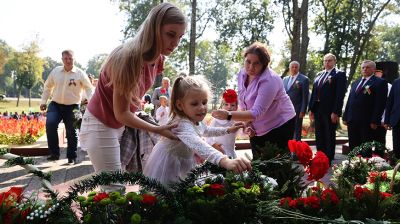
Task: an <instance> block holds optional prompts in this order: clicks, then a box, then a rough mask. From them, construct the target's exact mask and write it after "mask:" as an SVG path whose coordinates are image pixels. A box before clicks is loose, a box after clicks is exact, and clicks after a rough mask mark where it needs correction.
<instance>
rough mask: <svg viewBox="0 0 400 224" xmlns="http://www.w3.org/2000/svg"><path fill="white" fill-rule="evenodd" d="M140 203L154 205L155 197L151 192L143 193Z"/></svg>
mask: <svg viewBox="0 0 400 224" xmlns="http://www.w3.org/2000/svg"><path fill="white" fill-rule="evenodd" d="M142 197H143V199H142V203H143V204H146V205H154V204H155V203H156V202H157V198H156V196H154V195H151V194H143V195H142Z"/></svg>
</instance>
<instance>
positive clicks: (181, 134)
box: [143, 118, 227, 184]
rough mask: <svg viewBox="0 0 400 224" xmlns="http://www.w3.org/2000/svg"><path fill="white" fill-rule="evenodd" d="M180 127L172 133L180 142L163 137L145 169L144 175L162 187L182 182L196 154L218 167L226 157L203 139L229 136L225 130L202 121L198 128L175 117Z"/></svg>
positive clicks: (193, 164)
mask: <svg viewBox="0 0 400 224" xmlns="http://www.w3.org/2000/svg"><path fill="white" fill-rule="evenodd" d="M174 120H176V121H178V127H177V128H174V129H173V130H172V132H174V134H175V135H176V136H177V137H178V138H179V140H171V139H168V138H165V137H163V138H162V139H161V140H159V141H158V142H157V144H156V145H155V146H154V148H153V151H152V152H151V154H150V157H149V159H148V160H147V162H146V165H145V167H144V169H143V174H144V175H146V176H148V177H152V178H155V179H157V180H158V181H160V182H161V183H163V184H170V183H174V182H179V181H180V180H183V179H185V178H186V176H187V174H188V173H189V171H190V170H191V169H193V168H194V167H195V160H194V153H195V152H196V153H197V154H198V155H199V156H200V157H201V158H203V159H205V160H207V161H209V162H211V163H213V164H217V165H218V164H219V162H220V160H221V159H222V158H224V157H226V155H223V154H222V153H221V152H219V151H218V150H216V149H214V148H213V147H211V146H210V145H209V144H207V143H206V142H205V141H204V140H203V138H202V137H203V136H218V135H224V134H227V129H226V128H215V127H214V128H213V127H207V125H205V124H204V123H203V122H199V124H198V125H195V124H194V123H193V122H191V121H190V120H188V119H186V118H175V119H174Z"/></svg>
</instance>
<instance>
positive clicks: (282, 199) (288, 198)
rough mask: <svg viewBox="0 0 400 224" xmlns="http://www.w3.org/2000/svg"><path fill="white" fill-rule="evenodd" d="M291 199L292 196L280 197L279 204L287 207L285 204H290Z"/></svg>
mask: <svg viewBox="0 0 400 224" xmlns="http://www.w3.org/2000/svg"><path fill="white" fill-rule="evenodd" d="M291 201H292V198H291V197H286V198H281V200H280V202H279V204H280V206H282V207H287V206H289V204H290V202H291Z"/></svg>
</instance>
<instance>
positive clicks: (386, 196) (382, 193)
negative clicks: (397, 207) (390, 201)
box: [381, 192, 392, 200]
mask: <svg viewBox="0 0 400 224" xmlns="http://www.w3.org/2000/svg"><path fill="white" fill-rule="evenodd" d="M388 197H392V194H389V193H386V192H381V198H382V200H385V199H386V198H388Z"/></svg>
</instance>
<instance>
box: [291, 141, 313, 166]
mask: <svg viewBox="0 0 400 224" xmlns="http://www.w3.org/2000/svg"><path fill="white" fill-rule="evenodd" d="M288 147H289V150H290V152H292V153H295V154H296V156H297V158H298V160H299V162H300V163H301V164H303V166H307V165H308V163H309V162H310V160H311V158H312V150H311V148H310V146H309V145H308V144H307V143H306V142H302V141H296V140H289V141H288Z"/></svg>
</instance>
